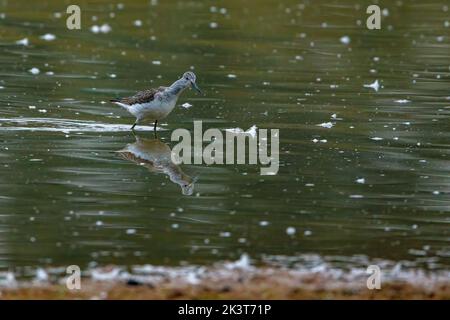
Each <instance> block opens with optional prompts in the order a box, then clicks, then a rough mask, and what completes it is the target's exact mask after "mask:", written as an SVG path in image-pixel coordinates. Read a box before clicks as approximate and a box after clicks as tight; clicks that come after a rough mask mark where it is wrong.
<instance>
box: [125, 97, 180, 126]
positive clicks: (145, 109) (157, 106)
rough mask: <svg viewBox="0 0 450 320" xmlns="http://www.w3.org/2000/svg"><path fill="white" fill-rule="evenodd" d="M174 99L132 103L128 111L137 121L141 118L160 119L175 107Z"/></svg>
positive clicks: (141, 119)
mask: <svg viewBox="0 0 450 320" xmlns="http://www.w3.org/2000/svg"><path fill="white" fill-rule="evenodd" d="M175 103H176V101H159V100H157V101H152V102H150V103H141V104H134V105H132V106H130V108H129V111H130V113H132V114H133V115H134V116H135V117H136V118H137V119H138V121H143V120H151V121H155V120H161V119H164V118H165V117H167V115H168V114H169V113H170V112H171V111H172V110H173V108H174V107H175Z"/></svg>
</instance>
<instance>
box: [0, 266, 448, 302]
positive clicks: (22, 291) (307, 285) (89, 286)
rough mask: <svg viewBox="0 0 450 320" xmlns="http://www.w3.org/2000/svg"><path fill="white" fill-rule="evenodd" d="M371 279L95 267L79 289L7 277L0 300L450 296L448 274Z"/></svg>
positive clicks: (309, 271)
mask: <svg viewBox="0 0 450 320" xmlns="http://www.w3.org/2000/svg"><path fill="white" fill-rule="evenodd" d="M385 269H386V268H385ZM367 278H368V275H367V273H366V270H365V269H362V268H354V269H352V270H346V271H344V270H341V269H337V268H334V267H326V266H322V267H320V268H298V267H297V268H284V267H279V266H263V267H260V266H258V267H255V266H252V265H250V264H249V263H248V261H246V259H242V258H241V259H240V260H238V261H236V262H229V263H222V264H217V265H214V266H209V267H205V266H188V267H163V266H152V265H145V266H140V267H135V268H133V269H132V270H127V269H125V268H120V267H117V266H108V267H103V268H96V269H93V270H90V271H89V272H87V273H84V274H83V276H82V277H81V288H80V289H79V290H69V289H68V288H67V286H66V282H67V278H66V277H65V276H61V275H56V276H55V275H51V273H49V274H44V273H43V271H42V270H41V272H40V278H34V279H30V280H15V279H14V278H13V276H11V275H9V279H10V281H9V282H5V281H3V283H2V282H0V299H263V300H266V299H450V277H448V273H447V272H442V273H436V272H433V273H427V272H425V271H423V270H399V268H398V267H395V268H393V269H390V270H385V271H384V275H383V278H382V282H381V289H379V290H378V289H372V290H370V289H368V288H367Z"/></svg>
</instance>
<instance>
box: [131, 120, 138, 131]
mask: <svg viewBox="0 0 450 320" xmlns="http://www.w3.org/2000/svg"><path fill="white" fill-rule="evenodd" d="M136 124H137V122H135V123H134V124H133V125H132V126H131V131H134V127H136Z"/></svg>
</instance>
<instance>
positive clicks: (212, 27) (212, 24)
mask: <svg viewBox="0 0 450 320" xmlns="http://www.w3.org/2000/svg"><path fill="white" fill-rule="evenodd" d="M209 27H210V28H211V29H216V28H218V27H219V24H218V23H217V22H210V23H209Z"/></svg>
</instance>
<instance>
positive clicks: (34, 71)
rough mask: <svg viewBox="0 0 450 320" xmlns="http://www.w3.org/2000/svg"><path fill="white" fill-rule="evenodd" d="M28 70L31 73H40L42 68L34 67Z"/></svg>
mask: <svg viewBox="0 0 450 320" xmlns="http://www.w3.org/2000/svg"><path fill="white" fill-rule="evenodd" d="M28 72H29V73H31V74H39V73H40V72H41V70H39V69H38V68H36V67H33V68H31V69H30V70H28Z"/></svg>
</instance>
